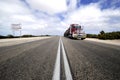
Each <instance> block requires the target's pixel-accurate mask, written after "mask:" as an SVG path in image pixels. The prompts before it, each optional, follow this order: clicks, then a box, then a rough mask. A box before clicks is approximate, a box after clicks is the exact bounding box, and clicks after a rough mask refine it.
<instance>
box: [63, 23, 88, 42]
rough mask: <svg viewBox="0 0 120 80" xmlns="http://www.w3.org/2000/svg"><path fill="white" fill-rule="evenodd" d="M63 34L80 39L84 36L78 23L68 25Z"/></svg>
mask: <svg viewBox="0 0 120 80" xmlns="http://www.w3.org/2000/svg"><path fill="white" fill-rule="evenodd" d="M64 36H65V37H69V38H75V39H81V40H84V39H85V38H86V34H85V32H84V31H83V28H82V27H81V25H79V24H71V25H70V27H69V28H68V29H67V30H66V31H65V33H64Z"/></svg>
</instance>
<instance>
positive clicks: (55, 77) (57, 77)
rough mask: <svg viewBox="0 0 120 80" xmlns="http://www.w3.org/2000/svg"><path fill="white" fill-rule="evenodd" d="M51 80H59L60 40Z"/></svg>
mask: <svg viewBox="0 0 120 80" xmlns="http://www.w3.org/2000/svg"><path fill="white" fill-rule="evenodd" d="M52 80H60V39H59V45H58V51H57V57H56V62H55V68H54V73H53V78H52Z"/></svg>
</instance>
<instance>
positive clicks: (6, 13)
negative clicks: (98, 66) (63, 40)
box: [0, 0, 120, 35]
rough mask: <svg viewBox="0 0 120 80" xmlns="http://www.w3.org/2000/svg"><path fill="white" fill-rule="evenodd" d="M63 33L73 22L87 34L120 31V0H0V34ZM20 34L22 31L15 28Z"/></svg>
mask: <svg viewBox="0 0 120 80" xmlns="http://www.w3.org/2000/svg"><path fill="white" fill-rule="evenodd" d="M11 24H21V27H22V29H21V31H22V35H24V34H32V35H46V34H48V35H63V34H64V32H65V30H67V29H68V27H69V25H70V24H80V25H81V26H83V28H84V31H85V32H86V33H87V34H88V33H89V34H98V33H99V32H100V31H101V30H104V31H105V32H112V31H120V0H0V35H8V34H13V31H12V29H11ZM15 33H16V35H19V31H15Z"/></svg>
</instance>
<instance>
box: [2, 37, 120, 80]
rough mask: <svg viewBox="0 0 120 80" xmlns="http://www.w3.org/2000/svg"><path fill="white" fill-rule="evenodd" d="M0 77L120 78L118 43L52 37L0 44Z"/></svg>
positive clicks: (10, 79) (50, 79)
mask: <svg viewBox="0 0 120 80" xmlns="http://www.w3.org/2000/svg"><path fill="white" fill-rule="evenodd" d="M0 80H120V46H115V45H109V44H104V43H98V42H93V41H87V40H74V39H69V38H65V37H61V38H60V37H52V38H48V39H43V40H37V41H32V42H27V43H22V44H17V45H12V46H6V47H5V46H4V47H0Z"/></svg>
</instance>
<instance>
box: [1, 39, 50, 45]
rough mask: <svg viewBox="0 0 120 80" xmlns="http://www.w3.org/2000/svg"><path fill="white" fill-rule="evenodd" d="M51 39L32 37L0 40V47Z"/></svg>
mask: <svg viewBox="0 0 120 80" xmlns="http://www.w3.org/2000/svg"><path fill="white" fill-rule="evenodd" d="M47 38H51V37H32V38H14V39H0V47H3V46H12V45H17V44H22V43H26V42H32V41H36V40H42V39H47Z"/></svg>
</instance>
